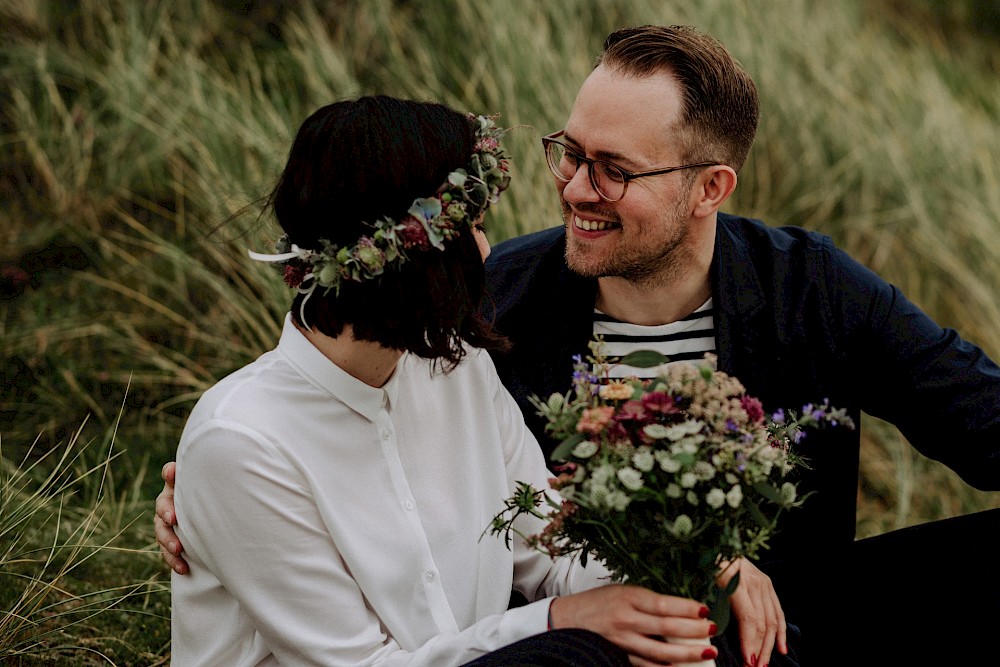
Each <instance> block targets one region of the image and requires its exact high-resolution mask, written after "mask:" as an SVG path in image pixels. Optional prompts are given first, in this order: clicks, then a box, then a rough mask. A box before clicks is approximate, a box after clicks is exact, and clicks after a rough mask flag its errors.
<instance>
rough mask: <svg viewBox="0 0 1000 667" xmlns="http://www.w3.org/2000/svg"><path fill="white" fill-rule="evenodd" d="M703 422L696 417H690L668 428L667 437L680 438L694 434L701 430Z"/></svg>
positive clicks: (671, 438)
mask: <svg viewBox="0 0 1000 667" xmlns="http://www.w3.org/2000/svg"><path fill="white" fill-rule="evenodd" d="M702 426H703V424H702V423H701V422H700V421H698V420H696V419H689V420H687V421H685V422H681V423H680V424H674V425H673V426H670V427H668V428H667V433H666V437H667V438H668V439H670V440H680V439H681V438H683V437H684V436H686V435H694V434H696V433H698V432H699V431H701V429H702Z"/></svg>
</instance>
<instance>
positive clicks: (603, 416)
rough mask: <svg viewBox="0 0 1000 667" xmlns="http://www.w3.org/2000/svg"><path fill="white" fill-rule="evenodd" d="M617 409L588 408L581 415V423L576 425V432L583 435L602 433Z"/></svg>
mask: <svg viewBox="0 0 1000 667" xmlns="http://www.w3.org/2000/svg"><path fill="white" fill-rule="evenodd" d="M614 414H615V409H614V408H613V407H611V406H610V405H600V406H598V407H596V408H587V409H586V410H584V411H583V414H581V415H580V421H579V422H577V424H576V430H577V431H579V432H581V433H600V432H601V431H603V430H604V427H605V426H607V425H608V423H609V422H610V421H611V417H612V416H614Z"/></svg>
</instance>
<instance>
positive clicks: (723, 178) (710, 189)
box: [691, 164, 737, 218]
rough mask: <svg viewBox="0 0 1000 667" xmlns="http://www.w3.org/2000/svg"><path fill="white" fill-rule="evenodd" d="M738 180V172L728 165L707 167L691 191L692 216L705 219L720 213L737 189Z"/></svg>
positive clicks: (699, 175)
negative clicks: (720, 209) (717, 212)
mask: <svg viewBox="0 0 1000 667" xmlns="http://www.w3.org/2000/svg"><path fill="white" fill-rule="evenodd" d="M736 180H737V179H736V172H735V171H734V170H733V168H732V167H730V166H728V165H724V164H717V165H713V166H711V167H706V168H705V170H704V171H702V172H701V173H700V174H698V179H697V180H696V181H695V185H694V187H693V188H692V189H691V196H692V198H693V200H694V201H693V202H692V204H693V207H692V211H691V214H692V215H693V216H695V217H698V218H703V217H705V216H709V215H712V214H713V213H715V212H716V211H718V210H719V208H721V207H722V205H723V204H724V203H725V201H726V200H727V199H729V196H730V195H731V194H733V190H735V189H736Z"/></svg>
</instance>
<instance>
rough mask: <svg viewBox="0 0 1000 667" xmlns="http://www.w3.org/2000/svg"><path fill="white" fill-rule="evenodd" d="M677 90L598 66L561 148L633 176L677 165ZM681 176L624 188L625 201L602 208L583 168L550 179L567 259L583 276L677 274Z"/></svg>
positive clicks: (686, 209)
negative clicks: (556, 197)
mask: <svg viewBox="0 0 1000 667" xmlns="http://www.w3.org/2000/svg"><path fill="white" fill-rule="evenodd" d="M680 115H681V100H680V95H679V88H678V86H677V83H676V82H675V81H674V80H673V78H672V77H670V76H668V75H666V74H662V73H658V74H654V75H652V76H649V77H643V78H636V77H630V76H621V75H617V74H612V73H611V72H610V71H609V70H607V69H605V68H604V66H600V67H598V68H597V69H596V70H594V71H593V72H592V73H591V75H590V76H589V77H588V78H587V80H586V81H585V82H584V84H583V87H582V88H581V89H580V92H579V94H578V95H577V98H576V102H575V104H574V105H573V111H572V112H571V113H570V117H569V120H568V121H567V123H566V134H565V136H564V137H563V139H564V141H565V143H566V144H567V145H568V146H570V147H571V148H573V149H574V150H575V151H577V152H579V153H581V154H583V155H585V156H586V157H588V158H592V159H600V160H607V161H609V162H613V163H615V164H616V165H618V166H620V167H622V168H623V169H625V170H626V171H630V172H638V171H646V170H651V169H659V168H664V167H670V166H676V165H680V164H683V162H682V160H683V158H684V157H686V156H684V155H682V154H681V151H680V148H681V144H680V139H679V136H678V132H677V130H676V127H677V126H678V121H679V118H680ZM685 173H686V172H683V171H680V172H673V173H670V174H663V175H658V176H650V177H645V178H639V179H635V180H632V181H630V182H629V184H628V190H627V191H626V193H625V196H624V198H622V199H621V200H619V201H617V202H608V201H605V200H604V199H602V198H601V196H600V195H598V194H597V192H596V191H595V190H594V188H593V187H592V186H591V183H590V180H589V178H588V174H587V168H586V166H585V165H581V166H580V168H579V169H578V170H577V172H576V175H575V176H574V177H573V178H572V179H571V180H570V181H569V182H568V183H563V182H561V181H559V180H558V179H556V188H557V189H558V190H559V196H560V199H561V201H562V208H563V217H564V220H565V223H566V239H567V241H566V259H567V262H568V264H569V266H570V268H571V269H573V270H574V271H576V272H577V273H580V274H582V275H585V276H590V277H620V278H624V279H626V280H629V281H632V282H636V283H658V282H660V281H661V280H663V279H669V277H670V276H671V275H675V274H676V273H677V272H680V271H683V270H684V268H685V266H686V265H687V264H688V261H687V260H688V259H689V258H690V256H691V252H692V247H691V244H692V243H693V241H692V240H691V238H690V234H689V225H688V220H689V216H690V213H691V208H692V205H693V204H692V202H691V201H690V200H691V187H690V185H689V184H688V182H687V181H686V180H685V176H684V174H685Z"/></svg>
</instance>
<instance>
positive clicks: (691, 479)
mask: <svg viewBox="0 0 1000 667" xmlns="http://www.w3.org/2000/svg"><path fill="white" fill-rule="evenodd" d="M697 483H698V477H697V476H696V475H695V474H694V473H693V472H686V473H684V474H683V475H681V486H683V487H684V488H685V489H690V488H691V487H693V486H694V485H695V484H697Z"/></svg>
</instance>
